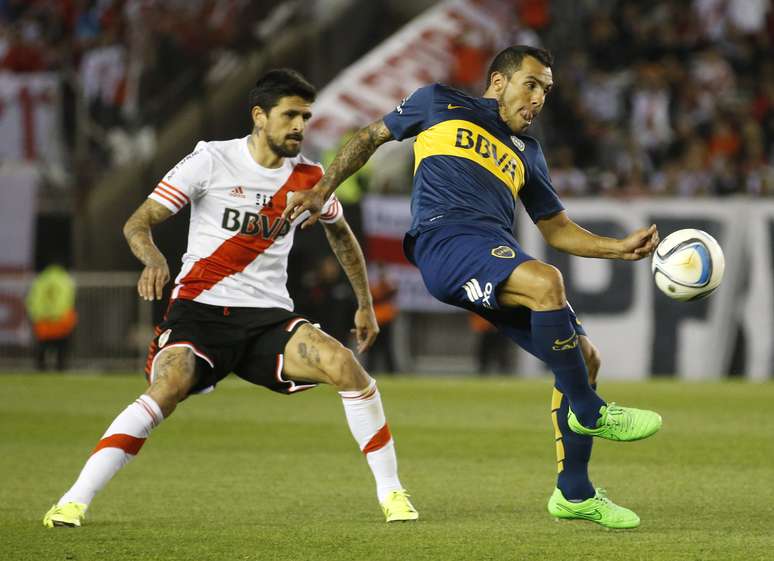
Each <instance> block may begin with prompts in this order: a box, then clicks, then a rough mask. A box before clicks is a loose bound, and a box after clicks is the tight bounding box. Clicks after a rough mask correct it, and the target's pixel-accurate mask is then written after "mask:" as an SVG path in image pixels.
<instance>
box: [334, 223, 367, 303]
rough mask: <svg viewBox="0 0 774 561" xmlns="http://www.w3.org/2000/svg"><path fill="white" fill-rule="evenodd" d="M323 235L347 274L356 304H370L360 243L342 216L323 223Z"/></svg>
mask: <svg viewBox="0 0 774 561" xmlns="http://www.w3.org/2000/svg"><path fill="white" fill-rule="evenodd" d="M323 226H324V227H325V236H326V237H327V238H328V243H329V244H330V245H331V249H332V250H333V253H334V254H336V258H337V259H338V260H339V263H341V266H342V268H343V269H344V272H345V273H346V274H347V278H348V279H349V283H350V284H351V285H352V290H353V291H354V292H355V296H356V297H357V303H358V306H360V307H363V306H370V305H371V291H370V290H369V289H368V273H367V271H366V265H365V258H364V257H363V250H362V249H360V244H359V243H358V242H357V239H356V238H355V235H354V234H353V233H352V230H351V229H350V227H349V224H347V221H346V220H345V219H344V218H341V219H340V220H337V221H336V222H334V223H332V224H323Z"/></svg>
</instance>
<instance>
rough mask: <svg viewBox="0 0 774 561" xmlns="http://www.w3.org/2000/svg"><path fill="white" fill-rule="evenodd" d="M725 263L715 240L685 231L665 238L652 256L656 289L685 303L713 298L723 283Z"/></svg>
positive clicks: (721, 251)
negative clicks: (710, 296) (713, 294)
mask: <svg viewBox="0 0 774 561" xmlns="http://www.w3.org/2000/svg"><path fill="white" fill-rule="evenodd" d="M725 269H726V261H725V258H724V257H723V250H722V249H720V245H719V244H718V242H717V241H715V238H713V237H712V236H710V235H709V234H708V233H707V232H704V231H702V230H694V229H692V228H686V229H684V230H677V231H676V232H672V233H671V234H669V235H668V236H667V237H666V238H664V239H663V240H662V241H661V243H660V244H658V247H657V248H656V252H655V253H654V254H653V262H652V264H651V271H652V272H653V280H655V281H656V286H658V288H659V289H660V290H661V292H663V293H664V294H666V295H667V296H669V297H670V298H672V299H674V300H680V301H681V302H687V301H689V300H698V299H700V298H704V297H706V296H709V295H710V294H712V292H713V291H714V290H715V289H716V288H717V287H718V285H720V281H721V280H722V279H723V271H725Z"/></svg>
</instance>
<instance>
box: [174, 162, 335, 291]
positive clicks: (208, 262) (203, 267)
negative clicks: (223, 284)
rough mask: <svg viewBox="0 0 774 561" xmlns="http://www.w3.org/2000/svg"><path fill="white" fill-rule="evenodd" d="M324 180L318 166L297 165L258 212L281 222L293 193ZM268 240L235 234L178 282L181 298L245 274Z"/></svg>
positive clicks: (196, 264)
mask: <svg viewBox="0 0 774 561" xmlns="http://www.w3.org/2000/svg"><path fill="white" fill-rule="evenodd" d="M321 177H322V171H321V170H320V168H319V167H318V166H312V165H308V164H296V166H295V167H294V168H293V172H292V173H291V174H290V177H288V179H287V181H286V182H285V184H284V185H283V186H282V187H281V188H280V189H279V190H278V191H277V192H276V193H275V194H274V195H273V199H272V200H273V205H272V206H271V208H267V207H263V208H262V209H261V211H260V212H259V213H258V214H260V215H261V216H266V217H267V218H268V219H269V223H271V224H273V223H275V221H276V220H280V219H281V217H282V212H283V211H284V210H285V206H286V205H287V194H288V193H289V192H290V191H305V190H308V189H310V188H311V187H313V186H314V185H315V184H316V183H317V181H319V179H320V178H321ZM274 240H275V238H274V237H270V238H268V239H266V238H263V237H262V236H256V235H251V234H241V233H240V234H236V235H235V236H233V237H231V238H229V239H227V240H226V241H224V242H223V243H222V244H221V245H220V247H218V248H217V249H216V250H215V251H214V252H212V254H210V255H209V256H207V257H204V258H202V259H199V260H198V261H197V262H196V263H194V265H193V267H191V270H190V271H189V272H188V274H187V275H186V276H185V277H184V278H183V279H182V280H181V281H180V282H179V283H178V284H179V286H180V291H179V292H178V293H177V297H178V298H184V299H186V300H193V299H195V298H196V297H197V296H199V294H201V293H202V292H204V291H205V290H208V289H210V288H212V287H213V286H215V285H216V284H218V283H219V282H220V281H222V280H223V279H224V278H226V277H228V276H231V275H234V274H237V273H240V272H242V271H243V270H244V269H245V267H247V266H248V265H249V264H250V263H252V262H253V261H255V260H256V259H257V258H258V256H260V255H261V254H262V253H263V252H264V251H266V249H268V248H269V247H270V246H271V245H272V244H273V243H274Z"/></svg>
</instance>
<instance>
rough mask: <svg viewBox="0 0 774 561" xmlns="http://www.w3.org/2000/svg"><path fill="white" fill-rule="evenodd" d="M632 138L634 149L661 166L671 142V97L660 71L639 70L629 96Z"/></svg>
mask: <svg viewBox="0 0 774 561" xmlns="http://www.w3.org/2000/svg"><path fill="white" fill-rule="evenodd" d="M630 97H631V106H632V110H631V119H630V124H629V127H630V130H631V134H632V135H633V136H634V139H635V141H636V143H637V146H639V147H641V148H642V149H643V150H645V151H646V152H647V153H648V154H649V155H650V157H651V158H653V159H654V160H655V161H657V162H660V161H661V159H662V157H663V155H664V154H665V152H666V150H667V148H668V147H669V143H670V142H671V140H672V134H673V133H672V125H671V121H670V114H669V105H670V101H671V94H670V92H669V90H668V89H667V87H666V84H665V83H664V79H663V74H662V69H661V67H659V66H657V65H655V64H646V65H642V66H640V68H639V69H638V72H637V82H636V84H635V86H634V89H633V91H632V93H631V96H630Z"/></svg>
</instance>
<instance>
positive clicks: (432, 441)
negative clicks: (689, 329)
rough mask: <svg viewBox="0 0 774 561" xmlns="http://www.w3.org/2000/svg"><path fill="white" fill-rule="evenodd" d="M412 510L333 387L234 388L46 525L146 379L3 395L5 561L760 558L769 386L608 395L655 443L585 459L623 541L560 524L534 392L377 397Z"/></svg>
mask: <svg viewBox="0 0 774 561" xmlns="http://www.w3.org/2000/svg"><path fill="white" fill-rule="evenodd" d="M380 388H381V391H382V396H383V399H384V402H385V406H386V409H387V415H388V419H389V421H390V426H391V428H392V431H393V434H394V436H395V438H396V444H397V449H398V457H399V462H400V472H401V479H402V481H403V483H404V485H406V487H407V488H408V489H409V491H410V492H411V493H412V496H413V500H414V503H415V505H416V506H417V508H418V509H419V511H420V517H421V518H420V520H419V522H418V523H416V524H397V525H387V524H385V522H384V518H383V517H382V514H381V511H380V510H379V507H378V505H377V502H376V499H375V495H374V488H373V481H372V478H371V475H370V473H369V471H368V468H367V465H366V462H365V461H364V459H363V457H362V455H361V454H360V453H359V451H358V450H357V447H356V445H355V443H354V441H353V440H352V437H351V436H350V434H349V431H348V429H347V427H346V424H345V420H344V415H343V411H342V407H341V403H340V400H339V399H338V396H337V395H336V394H335V392H334V391H332V390H331V389H330V388H318V389H316V390H312V391H310V392H305V393H303V394H301V395H297V396H292V397H284V396H280V395H276V394H273V393H270V392H268V391H265V390H263V389H262V388H255V387H251V386H249V385H248V384H246V383H244V382H242V381H240V380H237V379H228V380H226V381H225V382H224V383H222V384H221V385H220V386H219V388H218V390H217V391H216V392H215V393H213V394H210V395H205V396H196V397H193V398H191V399H190V400H189V401H188V402H186V403H184V404H183V405H181V407H180V408H179V409H178V411H177V412H176V413H175V415H174V416H173V417H172V418H171V419H170V420H168V421H166V422H164V423H163V424H162V425H161V426H160V427H159V428H158V429H156V431H155V432H154V433H153V435H152V437H151V438H150V439H149V441H148V443H147V444H146V445H145V447H144V448H143V450H142V452H141V453H140V454H139V456H138V457H137V458H136V459H135V460H134V461H133V462H132V463H131V464H129V466H128V467H127V468H125V469H124V470H123V471H122V472H120V473H119V475H118V476H117V477H116V478H115V479H114V480H113V482H112V483H111V484H110V485H108V487H107V488H106V489H105V490H104V491H103V492H102V493H101V494H100V495H98V497H97V498H96V500H95V501H94V502H93V503H92V507H91V509H90V511H89V516H88V518H87V520H86V525H85V526H84V527H83V528H81V529H61V528H60V529H54V530H49V529H44V528H43V527H42V524H41V519H42V517H43V514H44V513H45V511H46V510H47V509H48V508H49V507H50V506H51V504H52V503H53V502H54V501H55V500H56V499H57V498H58V497H59V496H60V495H61V494H62V493H63V492H64V491H65V489H66V488H67V487H69V485H70V484H71V483H72V482H73V480H74V478H75V477H76V475H77V473H78V471H79V470H80V468H81V466H82V464H83V462H84V460H85V459H86V457H87V456H88V454H89V451H90V450H91V448H92V447H93V446H94V444H95V443H96V441H97V440H98V438H99V436H100V435H101V434H102V432H103V431H104V429H105V428H106V427H107V425H108V424H109V423H110V421H111V420H112V419H113V418H114V417H115V415H116V414H117V413H118V412H119V411H120V410H121V409H123V408H124V407H125V406H126V405H127V404H128V403H130V402H131V401H132V400H133V399H134V398H135V397H136V396H137V395H138V394H139V393H141V392H142V391H143V389H144V383H143V380H142V377H141V376H139V375H133V376H131V377H130V376H81V375H67V376H55V375H29V376H19V375H5V376H0V477H1V478H2V484H1V486H0V559H1V560H3V561H17V560H30V561H46V560H62V561H64V560H67V561H91V560H104V561H112V560H119V559H120V560H124V559H125V560H132V561H137V560H140V561H152V560H159V561H161V560H164V561H172V560H196V561H206V560H213V561H215V560H218V561H221V560H229V561H230V560H234V561H247V560H282V561H284V560H293V561H313V560H325V561H338V560H358V561H364V560H368V561H377V560H398V559H401V560H407V561H423V560H439V561H452V560H460V561H478V560H493V561H505V560H512V559H513V560H516V559H518V560H529V561H532V560H539V561H544V560H553V559H556V560H564V559H622V560H626V561H632V560H639V559H642V560H647V561H661V560H664V561H677V560H697V561H698V560H701V561H706V560H715V559H717V560H724V561H725V560H736V559H738V560H745V561H751V560H759V559H760V560H764V559H766V560H770V559H774V533H772V526H773V525H774V468H772V460H774V416H772V415H771V412H770V411H771V407H772V403H774V384H771V383H769V384H743V383H713V384H686V383H678V382H667V381H657V382H650V383H604V384H603V385H602V386H601V391H602V394H603V396H605V397H606V398H607V399H610V400H615V401H617V402H619V403H622V404H626V405H635V406H638V407H644V408H653V409H655V410H657V411H659V412H661V414H662V415H663V417H664V427H663V429H662V430H661V432H660V433H659V434H657V435H656V436H654V437H653V438H651V439H649V440H646V441H642V442H634V443H613V442H606V441H597V442H596V444H595V449H594V459H593V461H592V477H593V480H594V482H595V484H596V485H599V486H604V487H606V488H607V490H608V492H609V494H610V496H611V498H612V499H613V500H615V501H617V502H619V503H620V504H623V505H626V506H629V507H631V508H632V509H634V510H635V511H636V512H637V513H638V514H639V515H640V517H641V518H642V526H640V528H638V529H636V530H629V531H609V530H605V529H604V528H601V527H599V526H596V525H594V524H591V523H588V522H555V521H554V520H553V519H552V518H551V517H550V516H549V515H548V514H547V513H546V510H545V504H546V501H547V499H548V496H549V495H550V493H551V491H552V489H553V485H554V471H555V468H554V451H553V433H552V428H551V423H550V418H549V412H548V409H549V401H550V383H549V381H548V380H538V381H522V380H514V379H497V378H490V379H467V380H460V379H440V378H437V379H427V378H402V379H400V378H399V379H389V378H387V379H385V378H381V379H380Z"/></svg>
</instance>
